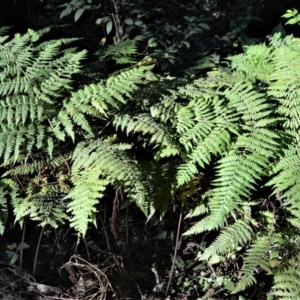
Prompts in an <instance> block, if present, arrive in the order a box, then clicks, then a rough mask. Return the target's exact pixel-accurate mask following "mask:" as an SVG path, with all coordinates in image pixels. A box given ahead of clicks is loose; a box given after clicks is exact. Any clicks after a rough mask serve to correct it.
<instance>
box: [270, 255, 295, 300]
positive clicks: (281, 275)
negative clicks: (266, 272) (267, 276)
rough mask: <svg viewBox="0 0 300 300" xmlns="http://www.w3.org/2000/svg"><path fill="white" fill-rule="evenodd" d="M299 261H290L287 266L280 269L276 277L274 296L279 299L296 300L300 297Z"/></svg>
mask: <svg viewBox="0 0 300 300" xmlns="http://www.w3.org/2000/svg"><path fill="white" fill-rule="evenodd" d="M299 267H300V264H299V259H298V258H294V259H292V260H290V261H289V262H288V263H287V265H286V266H284V267H283V268H280V269H279V270H278V271H277V272H276V273H275V276H274V285H273V289H274V292H273V294H274V295H275V296H278V297H279V299H284V300H285V299H287V300H294V299H298V298H299V297H300V291H299V280H300V271H299Z"/></svg>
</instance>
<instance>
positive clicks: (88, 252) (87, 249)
mask: <svg viewBox="0 0 300 300" xmlns="http://www.w3.org/2000/svg"><path fill="white" fill-rule="evenodd" d="M83 240H84V244H85V249H86V253H87V256H88V260H89V262H90V261H91V256H90V251H89V246H88V244H87V241H86V238H85V237H84V238H83Z"/></svg>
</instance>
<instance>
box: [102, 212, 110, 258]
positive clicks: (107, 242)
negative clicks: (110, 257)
mask: <svg viewBox="0 0 300 300" xmlns="http://www.w3.org/2000/svg"><path fill="white" fill-rule="evenodd" d="M99 218H100V221H101V223H102V227H103V231H104V235H105V239H106V244H107V250H108V252H111V251H110V243H109V239H108V235H107V232H106V228H105V225H104V222H103V219H102V217H101V215H100V214H99Z"/></svg>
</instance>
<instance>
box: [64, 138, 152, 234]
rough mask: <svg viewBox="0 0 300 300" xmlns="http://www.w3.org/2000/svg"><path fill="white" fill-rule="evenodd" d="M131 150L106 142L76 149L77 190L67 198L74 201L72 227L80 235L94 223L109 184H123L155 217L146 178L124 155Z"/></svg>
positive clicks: (75, 179)
mask: <svg viewBox="0 0 300 300" xmlns="http://www.w3.org/2000/svg"><path fill="white" fill-rule="evenodd" d="M127 149H130V145H125V144H124V145H122V144H111V142H109V141H102V140H96V141H93V142H89V143H80V144H78V146H77V147H76V149H75V151H74V154H73V160H74V162H73V166H72V181H73V182H74V184H75V187H74V189H72V190H71V192H70V193H69V195H68V196H67V198H71V199H72V201H71V202H70V203H69V205H68V207H69V209H68V211H69V212H71V214H72V215H73V217H72V219H71V225H72V226H74V227H75V228H76V229H77V230H78V232H79V233H81V234H83V235H84V234H85V233H86V229H87V223H88V222H90V221H93V220H94V218H95V205H96V203H97V202H98V199H99V198H102V197H103V191H104V190H105V187H106V186H107V185H108V184H109V183H114V184H116V185H120V184H122V185H123V186H124V190H125V192H127V193H128V194H129V197H130V199H131V200H132V201H134V202H135V203H136V204H137V206H138V207H139V208H140V209H141V210H142V211H143V212H144V213H145V214H146V215H147V216H149V215H151V214H153V208H152V209H151V206H150V204H149V203H148V201H147V189H146V186H145V185H144V184H143V176H142V174H141V172H140V170H139V168H138V167H137V166H136V165H135V164H134V162H133V161H132V160H131V159H130V157H129V156H128V155H126V153H125V152H124V150H127ZM83 206H84V209H82V207H83ZM80 208H81V209H80ZM149 209H150V210H149Z"/></svg>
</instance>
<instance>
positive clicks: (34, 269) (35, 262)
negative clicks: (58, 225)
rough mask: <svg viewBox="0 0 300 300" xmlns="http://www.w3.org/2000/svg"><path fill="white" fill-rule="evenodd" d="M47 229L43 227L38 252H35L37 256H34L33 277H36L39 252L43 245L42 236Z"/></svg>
mask: <svg viewBox="0 0 300 300" xmlns="http://www.w3.org/2000/svg"><path fill="white" fill-rule="evenodd" d="M45 227H46V226H44V227H42V230H41V233H40V236H39V241H38V244H37V247H36V251H35V256H34V262H33V271H32V275H33V276H35V272H36V265H37V259H38V255H39V250H40V245H41V240H42V236H43V233H44V230H45Z"/></svg>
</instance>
